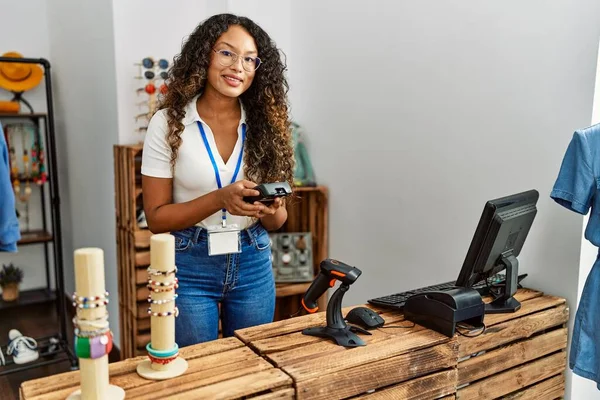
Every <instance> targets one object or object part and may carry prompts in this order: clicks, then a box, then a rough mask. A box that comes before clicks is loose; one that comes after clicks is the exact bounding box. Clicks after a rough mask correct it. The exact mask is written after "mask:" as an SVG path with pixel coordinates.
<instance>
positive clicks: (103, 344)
mask: <svg viewBox="0 0 600 400" xmlns="http://www.w3.org/2000/svg"><path fill="white" fill-rule="evenodd" d="M112 347H113V337H112V332H110V331H108V332H107V333H106V334H104V335H100V336H95V337H91V338H88V337H79V336H75V354H76V355H77V357H78V358H91V359H96V358H100V357H102V356H104V355H106V354H108V353H110V351H111V350H112Z"/></svg>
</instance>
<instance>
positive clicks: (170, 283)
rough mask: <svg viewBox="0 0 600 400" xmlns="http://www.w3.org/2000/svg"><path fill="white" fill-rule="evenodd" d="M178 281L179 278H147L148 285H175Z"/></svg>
mask: <svg viewBox="0 0 600 400" xmlns="http://www.w3.org/2000/svg"><path fill="white" fill-rule="evenodd" d="M178 282H179V279H177V278H175V279H173V280H172V281H169V282H158V281H153V280H152V279H148V285H152V286H173V285H176V284H177V283H178Z"/></svg>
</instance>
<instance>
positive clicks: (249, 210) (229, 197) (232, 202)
mask: <svg viewBox="0 0 600 400" xmlns="http://www.w3.org/2000/svg"><path fill="white" fill-rule="evenodd" d="M254 187H256V183H254V182H251V181H248V180H245V179H244V180H241V181H237V182H234V183H232V184H231V185H228V186H225V187H224V188H222V189H219V195H220V196H219V199H220V203H221V205H222V206H223V208H225V209H226V210H227V211H229V213H230V214H231V215H239V216H245V217H257V216H258V215H260V213H261V212H263V211H264V209H265V206H264V205H263V204H260V203H255V204H251V203H247V202H245V201H244V196H258V195H260V192H259V191H258V190H254V189H253V188H254Z"/></svg>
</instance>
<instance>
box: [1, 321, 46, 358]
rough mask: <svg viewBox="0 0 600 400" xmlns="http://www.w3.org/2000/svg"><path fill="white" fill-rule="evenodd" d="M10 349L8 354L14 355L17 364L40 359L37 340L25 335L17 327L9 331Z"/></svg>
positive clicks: (7, 351)
mask: <svg viewBox="0 0 600 400" xmlns="http://www.w3.org/2000/svg"><path fill="white" fill-rule="evenodd" d="M8 339H9V343H8V349H7V350H6V354H8V355H9V356H11V355H12V357H13V361H14V363H15V364H25V363H28V362H32V361H35V360H37V359H38V357H39V353H38V351H37V342H36V341H35V339H32V338H30V337H27V336H23V335H22V334H21V332H19V331H18V330H16V329H11V330H10V332H8Z"/></svg>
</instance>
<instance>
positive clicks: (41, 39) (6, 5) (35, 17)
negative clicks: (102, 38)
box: [0, 0, 54, 340]
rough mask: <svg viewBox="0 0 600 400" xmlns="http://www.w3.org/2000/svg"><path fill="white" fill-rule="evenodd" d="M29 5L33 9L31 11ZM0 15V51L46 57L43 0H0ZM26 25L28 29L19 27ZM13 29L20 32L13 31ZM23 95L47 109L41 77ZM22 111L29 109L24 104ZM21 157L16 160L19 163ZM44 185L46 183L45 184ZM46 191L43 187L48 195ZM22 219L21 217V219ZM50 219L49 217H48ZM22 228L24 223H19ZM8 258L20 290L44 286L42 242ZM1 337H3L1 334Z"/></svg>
mask: <svg viewBox="0 0 600 400" xmlns="http://www.w3.org/2000/svg"><path fill="white" fill-rule="evenodd" d="M31 9H34V10H36V12H31ZM0 10H2V11H0V15H4V12H6V15H10V18H2V23H0V38H2V39H0V54H4V53H6V52H9V51H16V52H18V53H21V54H22V55H23V57H28V58H49V55H50V44H49V42H48V24H47V20H46V1H45V0H30V1H28V2H15V1H11V0H0ZM23 26H27V29H22V27H23ZM15 32H19V33H18V34H15ZM12 97H13V96H12V93H10V92H9V91H6V90H4V89H0V100H10V99H11V98H12ZM23 97H24V98H25V99H26V100H27V101H28V102H29V103H31V105H32V107H33V109H34V110H35V111H36V112H46V95H45V87H44V80H42V82H41V83H40V85H38V86H37V87H35V88H34V89H32V90H30V91H27V92H26V93H25V94H24V95H23ZM21 107H22V111H23V112H28V111H29V110H28V109H27V108H26V106H25V105H24V104H21ZM17 154H22V153H21V145H20V142H19V143H17ZM20 162H21V160H19V163H20ZM46 186H47V185H46ZM48 193H49V191H48V190H46V195H47V198H48V199H49V196H48ZM17 207H18V209H19V210H20V211H21V212H23V215H24V210H25V205H24V204H23V203H20V202H19V201H18V200H17ZM29 215H30V217H29V220H30V229H38V228H39V229H41V227H42V224H41V202H40V191H39V189H38V187H37V186H36V185H33V186H32V195H31V198H30V201H29ZM22 221H23V223H24V218H23V219H22ZM48 223H50V219H48ZM21 229H22V230H24V229H26V226H25V225H24V224H23V225H21ZM49 258H50V261H51V262H50V266H51V269H50V278H51V279H50V281H51V284H52V286H53V282H54V279H53V277H54V272H53V269H52V268H53V267H52V265H53V263H52V259H53V256H52V252H50V253H49ZM10 262H13V263H15V265H17V266H19V267H21V268H22V269H23V272H24V274H25V277H24V279H23V282H22V284H21V290H27V289H33V288H42V287H46V272H45V268H44V265H45V264H44V262H45V261H44V246H43V245H42V244H35V245H28V246H19V248H18V253H16V254H15V253H11V254H8V253H0V265H1V264H8V263H10ZM0 340H4V338H1V339H0Z"/></svg>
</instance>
